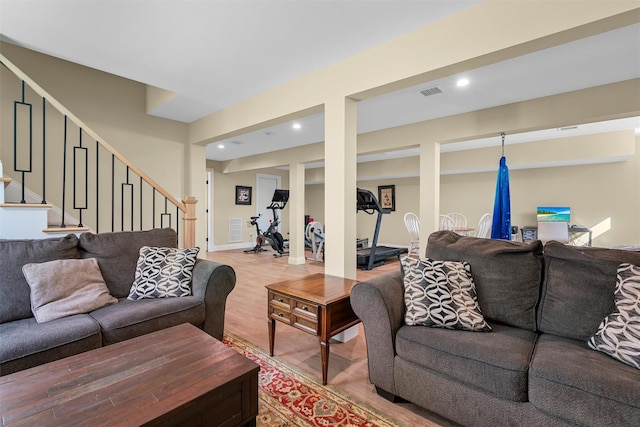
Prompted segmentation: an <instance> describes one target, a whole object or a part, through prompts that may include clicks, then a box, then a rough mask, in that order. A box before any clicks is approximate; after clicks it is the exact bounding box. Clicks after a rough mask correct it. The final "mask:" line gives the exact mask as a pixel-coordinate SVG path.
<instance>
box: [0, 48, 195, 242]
mask: <svg viewBox="0 0 640 427" xmlns="http://www.w3.org/2000/svg"><path fill="white" fill-rule="evenodd" d="M0 63H2V65H3V66H4V67H6V68H7V69H8V70H9V71H11V72H12V73H13V74H14V75H15V76H16V77H17V78H18V79H19V80H20V82H21V83H20V84H21V87H20V95H19V98H20V99H16V100H15V101H14V108H13V113H14V129H13V139H14V141H13V151H14V153H13V154H14V156H13V163H14V165H13V170H14V171H15V173H17V174H18V175H20V177H21V180H20V181H21V186H22V200H21V201H20V203H21V204H25V203H26V201H25V188H29V189H30V190H32V191H34V192H36V193H37V192H38V187H39V189H40V192H39V194H41V195H42V200H41V203H42V204H47V203H55V204H57V205H59V206H61V209H62V213H63V214H62V221H61V224H60V225H59V228H60V229H62V230H61V231H64V229H65V228H67V227H68V226H69V225H68V224H65V219H64V217H65V214H66V213H70V212H69V211H68V209H73V211H74V212H75V213H76V214H71V215H72V216H73V217H74V218H77V224H74V225H71V227H73V229H74V230H75V229H83V228H85V227H86V228H87V229H93V230H94V231H95V232H96V233H99V232H100V231H129V230H131V231H133V230H135V229H138V230H144V229H148V228H156V227H170V228H174V229H175V230H176V232H177V233H178V236H179V238H180V237H182V244H183V246H184V247H193V246H195V219H196V217H195V204H196V203H197V201H196V199H195V198H194V197H186V198H183V199H182V201H178V200H177V199H176V198H174V197H173V196H172V195H171V194H169V192H168V191H167V190H165V189H164V188H163V187H161V186H160V185H159V184H158V183H157V182H155V181H154V180H153V179H152V178H151V177H150V176H149V175H147V174H146V173H144V172H143V171H142V170H141V169H139V168H138V167H137V166H135V165H134V164H133V163H132V162H131V161H129V160H128V159H127V158H126V157H124V156H123V155H122V154H121V153H120V152H118V151H117V150H116V149H115V148H113V147H112V146H111V145H110V144H109V143H108V142H107V141H106V140H104V139H103V138H102V137H100V135H98V134H97V133H96V132H95V131H93V130H92V129H91V128H90V127H89V126H87V125H86V124H85V123H84V122H83V121H82V120H80V119H79V118H78V117H77V116H76V115H74V114H73V113H72V112H71V111H70V110H69V109H67V108H66V107H65V106H64V105H62V103H60V102H59V101H58V100H56V99H55V98H54V97H53V96H52V95H51V94H49V93H48V92H47V91H45V90H44V89H43V88H42V87H41V86H40V85H39V84H37V83H36V82H35V81H34V80H32V79H31V78H30V77H29V76H27V75H26V74H25V73H24V72H23V71H22V70H20V69H19V68H18V67H17V66H15V65H14V64H13V63H12V62H11V61H9V60H8V59H7V58H6V57H5V56H4V55H2V54H0ZM27 88H29V89H30V91H32V92H33V93H27V91H26V89H27ZM4 89H5V88H3V90H4ZM36 96H37V97H39V98H36ZM31 98H34V99H31ZM34 104H35V110H36V111H35V112H36V114H37V113H40V115H41V117H42V121H41V128H38V127H34V120H33V118H34ZM40 104H41V105H40ZM51 107H52V108H53V109H54V110H55V111H57V112H58V113H59V114H60V116H61V117H62V124H60V122H59V120H61V119H60V118H56V117H50V114H47V111H48V110H50V109H51ZM48 128H53V129H48ZM60 128H62V129H60ZM74 131H75V132H77V138H75V137H73V136H72V134H73V133H75V132H74ZM36 133H41V137H42V145H41V148H40V149H39V150H37V151H40V152H41V155H42V159H41V163H40V162H38V163H39V164H40V165H41V166H40V167H39V170H38V169H36V168H34V155H35V154H37V151H36V150H35V149H34V141H33V139H34V138H33V137H34V134H36ZM60 134H61V135H60ZM60 136H61V139H62V141H61V145H62V146H61V147H57V148H56V147H52V146H51V145H55V142H56V141H55V140H56V139H58V138H59V137H60ZM52 139H53V140H54V141H53V142H51V140H52ZM87 140H88V142H87ZM58 149H59V150H60V151H61V153H60V151H58ZM51 153H55V155H60V154H61V157H62V158H61V159H59V161H58V163H53V164H50V163H49V161H48V156H50V155H51ZM56 165H61V167H60V168H56ZM69 169H71V172H69ZM35 172H37V173H35ZM34 173H35V174H34ZM38 174H41V176H37V177H36V175H38ZM58 180H60V181H58ZM52 182H53V184H52ZM56 182H59V184H57V183H56ZM58 185H59V187H58ZM27 186H28V187H27ZM52 189H55V190H56V191H55V192H56V195H53V196H51V197H53V198H54V199H56V200H55V201H52V202H47V200H46V197H47V194H48V193H47V191H48V190H49V192H51V190H52ZM105 192H106V193H107V194H106V195H105ZM69 204H70V205H72V208H68V205H69ZM105 205H106V206H105ZM92 206H93V209H91V207H92ZM174 209H175V211H174ZM118 211H119V212H118ZM89 212H91V213H92V215H91V216H88V214H89ZM118 213H119V215H118ZM180 214H182V219H183V222H184V227H183V230H181V229H180V227H179V216H180ZM105 216H106V218H105ZM105 229H106V230H105ZM48 230H51V227H49V228H48Z"/></svg>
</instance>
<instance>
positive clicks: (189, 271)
mask: <svg viewBox="0 0 640 427" xmlns="http://www.w3.org/2000/svg"><path fill="white" fill-rule="evenodd" d="M199 251H200V248H189V249H176V248H159V247H152V246H143V247H142V248H140V256H139V257H138V264H137V267H136V275H135V280H134V282H133V286H131V291H130V292H129V296H128V297H127V299H130V300H139V299H147V298H170V297H185V296H189V295H191V278H192V276H193V266H194V265H195V264H196V257H197V255H198V252H199Z"/></svg>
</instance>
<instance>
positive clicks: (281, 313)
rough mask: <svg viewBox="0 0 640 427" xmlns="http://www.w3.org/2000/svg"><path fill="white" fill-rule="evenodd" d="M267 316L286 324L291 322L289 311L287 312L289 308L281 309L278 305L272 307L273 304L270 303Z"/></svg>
mask: <svg viewBox="0 0 640 427" xmlns="http://www.w3.org/2000/svg"><path fill="white" fill-rule="evenodd" d="M269 317H271V318H272V319H275V320H278V321H280V322H283V323H286V324H287V325H290V324H291V313H289V310H282V309H281V308H280V307H274V306H273V305H270V306H269Z"/></svg>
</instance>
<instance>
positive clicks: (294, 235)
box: [288, 163, 305, 265]
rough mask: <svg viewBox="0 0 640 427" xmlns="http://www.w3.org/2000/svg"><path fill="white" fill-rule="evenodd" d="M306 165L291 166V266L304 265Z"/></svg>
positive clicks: (295, 164)
mask: <svg viewBox="0 0 640 427" xmlns="http://www.w3.org/2000/svg"><path fill="white" fill-rule="evenodd" d="M304 178H305V175H304V164H303V163H292V164H290V165H289V260H288V261H289V264H294V265H299V264H304V261H305V257H304Z"/></svg>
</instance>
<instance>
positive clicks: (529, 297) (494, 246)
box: [426, 230, 542, 331]
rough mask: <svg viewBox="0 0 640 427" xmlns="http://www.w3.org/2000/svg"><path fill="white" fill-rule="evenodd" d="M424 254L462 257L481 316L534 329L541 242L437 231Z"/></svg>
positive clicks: (447, 258) (445, 258) (446, 257)
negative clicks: (469, 273)
mask: <svg viewBox="0 0 640 427" xmlns="http://www.w3.org/2000/svg"><path fill="white" fill-rule="evenodd" d="M426 256H427V257H429V258H432V259H438V260H444V261H466V262H468V263H469V264H470V265H471V275H472V276H473V281H474V283H475V286H476V292H477V294H478V303H479V304H480V309H481V310H482V314H483V315H484V318H485V319H487V320H488V321H494V322H500V323H504V324H505V325H510V326H515V327H520V328H525V329H528V330H530V331H535V330H536V306H537V303H538V297H539V294H540V282H541V278H542V243H541V242H540V241H538V240H536V241H533V242H531V243H529V244H525V243H520V242H510V241H505V240H491V239H481V238H476V237H466V236H460V235H458V234H456V233H454V232H452V231H446V230H445V231H437V232H435V233H432V234H431V235H430V236H429V240H428V243H427V250H426Z"/></svg>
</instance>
